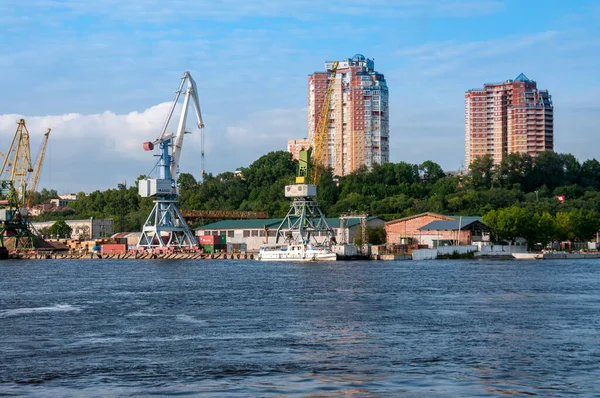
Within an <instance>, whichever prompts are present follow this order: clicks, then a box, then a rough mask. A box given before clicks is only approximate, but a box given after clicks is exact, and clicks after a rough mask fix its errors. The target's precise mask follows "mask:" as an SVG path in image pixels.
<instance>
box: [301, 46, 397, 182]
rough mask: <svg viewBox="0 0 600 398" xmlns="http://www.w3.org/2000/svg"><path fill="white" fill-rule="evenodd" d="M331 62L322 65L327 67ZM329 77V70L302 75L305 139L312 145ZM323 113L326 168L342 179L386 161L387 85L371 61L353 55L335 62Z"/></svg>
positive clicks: (387, 125)
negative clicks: (305, 79) (304, 79)
mask: <svg viewBox="0 0 600 398" xmlns="http://www.w3.org/2000/svg"><path fill="white" fill-rule="evenodd" d="M332 65H333V61H331V62H326V63H325V70H326V71H328V70H330V69H331V67H332ZM330 79H331V73H330V72H315V73H313V74H312V75H309V76H308V139H309V141H310V143H311V145H312V144H313V143H314V133H315V126H316V125H317V124H318V120H319V115H320V112H321V107H322V106H323V101H324V100H325V96H326V93H327V85H328V84H329V81H330ZM332 95H333V97H332V100H331V108H330V112H329V129H328V136H327V151H326V153H327V164H328V165H329V166H330V167H332V168H333V170H334V174H335V175H339V176H343V175H346V174H349V173H351V172H352V171H354V170H356V169H358V168H359V167H360V166H361V165H363V164H364V165H366V166H367V167H369V168H371V167H372V166H373V164H375V163H386V162H389V158H390V148H389V133H390V129H389V104H388V87H387V84H386V81H385V77H384V75H383V74H381V73H378V72H376V71H375V62H374V61H373V60H372V59H368V58H365V57H364V56H363V55H361V54H356V55H355V56H354V57H352V58H347V59H345V60H343V61H340V63H339V65H338V68H337V74H336V79H335V82H334V89H333V94H332Z"/></svg>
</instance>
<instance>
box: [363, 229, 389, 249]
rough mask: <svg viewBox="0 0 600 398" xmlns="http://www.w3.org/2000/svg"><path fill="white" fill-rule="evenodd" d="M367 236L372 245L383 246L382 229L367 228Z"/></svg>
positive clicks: (383, 236)
mask: <svg viewBox="0 0 600 398" xmlns="http://www.w3.org/2000/svg"><path fill="white" fill-rule="evenodd" d="M367 236H368V239H369V243H370V244H372V245H383V244H385V242H386V233H385V228H384V227H367Z"/></svg>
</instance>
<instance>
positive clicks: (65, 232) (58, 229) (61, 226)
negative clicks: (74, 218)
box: [49, 220, 73, 238]
mask: <svg viewBox="0 0 600 398" xmlns="http://www.w3.org/2000/svg"><path fill="white" fill-rule="evenodd" d="M72 231H73V229H72V228H71V227H69V225H68V224H67V223H66V222H65V221H64V220H58V221H56V222H55V223H54V224H52V226H51V227H50V229H49V232H50V235H51V236H54V237H58V238H70V237H71V232H72Z"/></svg>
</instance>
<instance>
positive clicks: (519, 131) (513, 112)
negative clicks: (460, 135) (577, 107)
mask: <svg viewBox="0 0 600 398" xmlns="http://www.w3.org/2000/svg"><path fill="white" fill-rule="evenodd" d="M552 150H554V111H553V107H552V97H551V96H550V94H549V93H548V90H538V89H537V85H536V82H535V81H533V80H529V79H528V78H527V77H526V76H525V75H524V74H522V73H521V74H520V75H519V76H517V78H516V79H515V80H507V81H506V82H504V83H489V84H485V85H484V86H483V89H473V90H469V91H467V92H466V94H465V162H466V164H465V166H467V167H468V166H469V165H470V164H471V163H472V162H473V160H474V159H475V158H477V157H479V156H483V155H486V154H491V155H492V157H493V159H494V163H495V164H498V163H500V162H501V161H502V157H503V156H504V154H505V153H514V152H520V153H527V154H529V155H531V156H532V157H535V156H537V154H538V153H540V152H544V151H552Z"/></svg>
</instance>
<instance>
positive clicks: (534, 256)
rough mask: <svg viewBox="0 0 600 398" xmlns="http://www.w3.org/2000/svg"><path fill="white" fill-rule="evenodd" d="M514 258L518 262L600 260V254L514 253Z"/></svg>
mask: <svg viewBox="0 0 600 398" xmlns="http://www.w3.org/2000/svg"><path fill="white" fill-rule="evenodd" d="M512 256H513V257H514V258H515V259H517V260H583V259H594V258H600V253H568V252H551V253H513V255H512Z"/></svg>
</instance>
